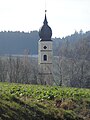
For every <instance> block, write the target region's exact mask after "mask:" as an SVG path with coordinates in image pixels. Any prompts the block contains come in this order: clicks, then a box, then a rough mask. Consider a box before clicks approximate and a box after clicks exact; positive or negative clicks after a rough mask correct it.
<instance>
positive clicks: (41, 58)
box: [38, 10, 53, 85]
mask: <svg viewBox="0 0 90 120" xmlns="http://www.w3.org/2000/svg"><path fill="white" fill-rule="evenodd" d="M39 36H40V40H39V41H38V66H39V79H40V83H41V84H44V85H52V83H53V74H52V70H53V65H52V59H53V41H52V39H51V37H52V29H51V28H50V26H49V25H48V21H47V16H46V10H45V18H44V22H43V26H42V27H41V28H40V30H39Z"/></svg>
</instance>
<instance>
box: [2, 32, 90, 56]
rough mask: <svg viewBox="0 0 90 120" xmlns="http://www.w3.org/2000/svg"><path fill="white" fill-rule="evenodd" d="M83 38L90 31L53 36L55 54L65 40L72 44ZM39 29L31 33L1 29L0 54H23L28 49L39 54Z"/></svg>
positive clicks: (89, 34)
mask: <svg viewBox="0 0 90 120" xmlns="http://www.w3.org/2000/svg"><path fill="white" fill-rule="evenodd" d="M82 38H86V39H87V38H90V31H88V32H86V33H83V31H82V30H81V31H80V32H79V33H78V32H76V31H75V33H74V34H72V35H70V36H66V37H65V38H52V39H53V46H54V47H53V51H54V55H57V52H56V50H57V48H58V47H60V46H62V44H63V42H66V41H68V42H69V43H70V44H75V42H77V41H79V40H80V39H82ZM39 39H40V38H39V35H38V31H31V32H30V33H29V32H28V33H25V32H20V31H15V32H13V31H8V32H7V31H1V32H0V55H5V54H9V55H11V54H23V53H24V51H25V50H28V52H29V54H31V55H33V54H35V55H36V54H38V41H39Z"/></svg>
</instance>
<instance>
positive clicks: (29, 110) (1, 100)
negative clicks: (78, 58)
mask: <svg viewBox="0 0 90 120" xmlns="http://www.w3.org/2000/svg"><path fill="white" fill-rule="evenodd" d="M0 120H90V89H79V88H65V87H59V86H41V85H27V84H15V83H0Z"/></svg>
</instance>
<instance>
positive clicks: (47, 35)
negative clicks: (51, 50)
mask: <svg viewBox="0 0 90 120" xmlns="http://www.w3.org/2000/svg"><path fill="white" fill-rule="evenodd" d="M46 12H47V10H45V18H44V22H43V26H42V27H41V28H40V30H39V36H40V38H41V41H51V36H52V29H51V28H50V27H49V26H48V21H47V16H46Z"/></svg>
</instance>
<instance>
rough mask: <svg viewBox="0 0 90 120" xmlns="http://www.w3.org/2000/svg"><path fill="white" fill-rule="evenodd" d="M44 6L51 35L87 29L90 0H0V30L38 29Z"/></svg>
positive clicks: (89, 21) (88, 28)
mask: <svg viewBox="0 0 90 120" xmlns="http://www.w3.org/2000/svg"><path fill="white" fill-rule="evenodd" d="M45 6H46V7H45ZM45 8H46V9H47V19H48V24H49V26H50V27H51V28H52V31H53V37H63V36H66V35H70V34H72V33H74V32H75V30H76V31H78V32H79V31H80V29H82V30H83V31H84V32H85V31H88V30H90V0H46V5H45V0H0V31H4V30H6V31H8V30H10V31H27V32H28V31H33V30H39V28H40V27H41V26H42V24H43V20H44V15H45V14H44V11H45Z"/></svg>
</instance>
